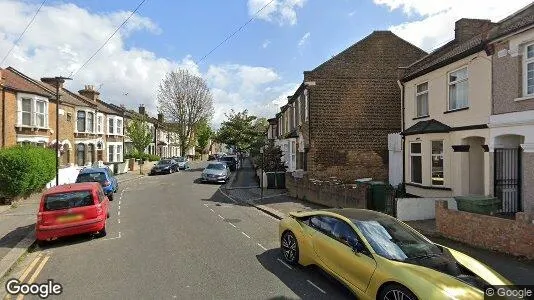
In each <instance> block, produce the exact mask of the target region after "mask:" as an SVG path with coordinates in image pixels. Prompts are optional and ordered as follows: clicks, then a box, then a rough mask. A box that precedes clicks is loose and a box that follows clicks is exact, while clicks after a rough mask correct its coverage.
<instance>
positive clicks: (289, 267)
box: [277, 258, 293, 270]
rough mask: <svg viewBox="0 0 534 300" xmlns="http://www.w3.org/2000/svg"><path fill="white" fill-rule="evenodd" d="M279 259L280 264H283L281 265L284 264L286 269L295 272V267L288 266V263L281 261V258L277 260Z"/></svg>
mask: <svg viewBox="0 0 534 300" xmlns="http://www.w3.org/2000/svg"><path fill="white" fill-rule="evenodd" d="M277 259H278V261H279V262H281V263H282V264H283V265H284V266H286V267H287V268H288V269H291V270H293V267H292V266H290V265H288V264H286V262H285V261H283V260H281V259H280V258H277Z"/></svg>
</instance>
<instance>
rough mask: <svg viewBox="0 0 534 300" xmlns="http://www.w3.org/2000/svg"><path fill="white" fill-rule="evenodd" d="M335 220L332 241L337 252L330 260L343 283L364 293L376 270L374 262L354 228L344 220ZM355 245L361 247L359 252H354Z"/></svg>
mask: <svg viewBox="0 0 534 300" xmlns="http://www.w3.org/2000/svg"><path fill="white" fill-rule="evenodd" d="M335 220H336V221H335V225H334V229H333V239H334V240H335V242H336V243H337V246H338V248H339V251H338V252H337V254H338V255H337V256H336V257H333V258H332V262H333V264H334V267H335V268H336V270H339V273H340V276H341V277H343V279H345V281H347V282H349V283H350V284H351V285H353V286H354V287H356V288H357V289H359V290H361V291H362V292H365V291H366V290H367V287H368V286H369V282H370V281H371V277H372V276H373V273H374V271H375V269H376V261H375V260H374V259H373V257H372V254H371V252H370V251H369V250H368V249H366V248H365V245H364V244H363V242H362V240H361V238H359V236H358V234H357V233H356V232H355V231H354V228H353V227H352V226H351V225H350V224H348V223H347V222H345V221H344V220H341V219H337V218H336V219H335ZM355 243H359V245H361V246H360V247H362V248H361V249H360V251H357V252H356V251H354V247H353V245H355ZM362 249H363V250H362Z"/></svg>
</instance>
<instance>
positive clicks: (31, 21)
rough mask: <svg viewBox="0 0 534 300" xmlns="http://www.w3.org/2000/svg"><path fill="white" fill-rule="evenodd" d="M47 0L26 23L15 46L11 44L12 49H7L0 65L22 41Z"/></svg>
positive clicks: (0, 64) (44, 1)
mask: <svg viewBox="0 0 534 300" xmlns="http://www.w3.org/2000/svg"><path fill="white" fill-rule="evenodd" d="M46 1H47V0H43V2H42V3H41V6H39V8H38V9H37V11H36V12H35V14H34V15H33V17H32V19H31V20H30V22H29V23H28V25H26V28H24V30H23V31H22V33H21V34H20V35H19V37H18V39H17V40H16V41H15V43H14V44H13V46H11V49H9V51H7V53H6V56H4V58H3V59H2V62H0V66H2V65H3V64H4V62H5V61H6V59H7V58H8V57H9V54H11V51H13V49H15V46H16V45H17V44H18V43H19V42H20V40H21V39H22V37H23V36H24V34H25V33H26V31H27V30H28V28H30V26H31V25H32V23H33V21H34V20H35V17H37V14H39V12H40V11H41V8H42V7H43V5H44V4H45V3H46Z"/></svg>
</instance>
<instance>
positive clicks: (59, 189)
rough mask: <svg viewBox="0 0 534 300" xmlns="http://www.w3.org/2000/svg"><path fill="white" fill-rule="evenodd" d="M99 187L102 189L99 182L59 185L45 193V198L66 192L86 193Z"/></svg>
mask: <svg viewBox="0 0 534 300" xmlns="http://www.w3.org/2000/svg"><path fill="white" fill-rule="evenodd" d="M98 187H100V183H98V182H83V183H70V184H62V185H57V186H54V187H51V188H49V189H48V190H46V191H45V192H43V196H44V195H50V194H57V193H65V192H78V191H86V190H92V189H94V188H98Z"/></svg>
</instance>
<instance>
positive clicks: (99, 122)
mask: <svg viewBox="0 0 534 300" xmlns="http://www.w3.org/2000/svg"><path fill="white" fill-rule="evenodd" d="M102 119H103V116H102V115H100V114H99V115H97V117H96V132H97V133H103V132H104V130H103V129H102V127H103V125H104V124H103V120H102Z"/></svg>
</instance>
